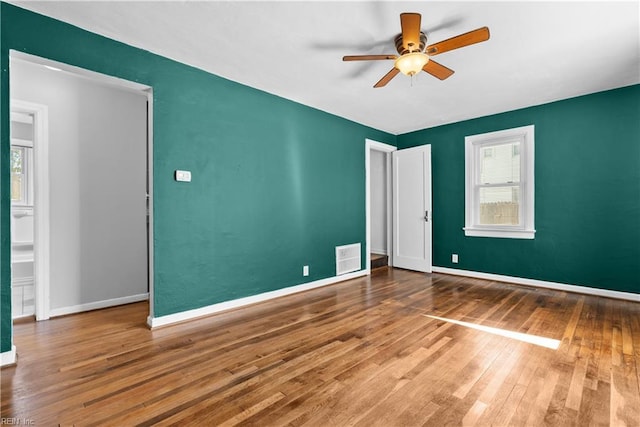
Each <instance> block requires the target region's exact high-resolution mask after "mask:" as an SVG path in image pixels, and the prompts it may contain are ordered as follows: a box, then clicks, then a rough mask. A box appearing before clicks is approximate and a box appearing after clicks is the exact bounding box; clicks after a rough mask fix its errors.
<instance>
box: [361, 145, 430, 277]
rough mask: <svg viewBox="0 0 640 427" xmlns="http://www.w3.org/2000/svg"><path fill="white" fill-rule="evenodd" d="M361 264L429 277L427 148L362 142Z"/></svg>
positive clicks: (428, 159) (427, 146) (428, 149)
mask: <svg viewBox="0 0 640 427" xmlns="http://www.w3.org/2000/svg"><path fill="white" fill-rule="evenodd" d="M365 170H366V197H365V199H366V245H365V246H366V257H367V259H366V262H367V271H368V272H370V271H371V270H372V269H373V268H375V264H373V263H372V259H375V257H378V256H379V255H382V256H385V257H388V265H389V266H395V267H397V268H405V269H409V270H414V271H421V272H426V273H430V272H431V268H432V265H431V264H432V226H431V211H432V209H431V146H430V145H422V146H418V147H413V148H408V149H404V150H398V149H397V148H396V147H394V146H391V145H387V144H383V143H380V142H377V141H372V140H369V139H367V140H366V142H365Z"/></svg>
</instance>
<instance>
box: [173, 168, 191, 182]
mask: <svg viewBox="0 0 640 427" xmlns="http://www.w3.org/2000/svg"><path fill="white" fill-rule="evenodd" d="M176 181H182V182H191V171H181V170H177V171H176Z"/></svg>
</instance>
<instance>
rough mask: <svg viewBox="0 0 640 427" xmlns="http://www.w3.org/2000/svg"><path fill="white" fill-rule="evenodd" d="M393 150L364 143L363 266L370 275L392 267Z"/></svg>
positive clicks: (380, 145) (375, 142)
mask: <svg viewBox="0 0 640 427" xmlns="http://www.w3.org/2000/svg"><path fill="white" fill-rule="evenodd" d="M394 151H396V147H394V146H392V145H388V144H384V143H381V142H378V141H373V140H371V139H367V140H366V141H365V170H366V211H367V213H366V229H367V232H366V233H367V235H366V239H367V242H366V245H365V246H366V263H367V264H366V265H367V270H368V271H370V270H372V269H374V268H377V267H382V266H384V265H389V266H393V251H392V245H393V239H392V232H391V231H392V211H391V202H392V197H391V153H392V152H394Z"/></svg>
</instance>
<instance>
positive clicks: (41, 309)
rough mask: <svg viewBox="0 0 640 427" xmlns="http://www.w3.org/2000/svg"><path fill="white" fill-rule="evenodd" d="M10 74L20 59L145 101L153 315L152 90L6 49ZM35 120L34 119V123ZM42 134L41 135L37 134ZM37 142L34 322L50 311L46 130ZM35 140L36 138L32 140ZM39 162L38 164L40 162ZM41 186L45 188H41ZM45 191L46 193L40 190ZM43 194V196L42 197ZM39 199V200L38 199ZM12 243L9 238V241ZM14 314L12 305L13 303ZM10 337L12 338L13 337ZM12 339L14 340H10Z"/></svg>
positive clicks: (148, 235) (15, 104) (148, 237)
mask: <svg viewBox="0 0 640 427" xmlns="http://www.w3.org/2000/svg"><path fill="white" fill-rule="evenodd" d="M9 58H10V61H9V73H11V61H12V60H19V61H24V62H30V63H32V64H38V65H43V66H46V67H50V68H53V69H56V70H58V71H62V72H66V73H70V74H73V75H75V76H77V77H81V78H85V79H88V80H92V81H94V82H97V83H101V84H105V85H109V86H114V87H117V88H119V89H124V90H128V91H131V92H134V93H138V94H140V93H142V94H144V96H146V98H147V141H146V150H147V156H146V157H147V158H146V163H147V164H146V166H147V202H146V203H147V206H148V210H147V217H148V226H147V247H148V255H147V270H148V271H147V281H148V287H149V298H148V299H149V317H152V316H153V289H154V286H153V284H154V277H153V258H154V253H153V216H154V215H153V88H152V87H151V86H148V85H144V84H141V83H137V82H133V81H129V80H125V79H121V78H119V77H114V76H110V75H107V74H102V73H98V72H96V71H91V70H87V69H84V68H80V67H76V66H73V65H69V64H65V63H62V62H57V61H53V60H50V59H47V58H42V57H39V56H35V55H31V54H27V53H24V52H19V51H16V50H13V49H10V50H9ZM26 104H29V103H24V102H20V101H16V100H11V108H10V110H11V109H12V108H13V107H14V106H17V105H26ZM30 106H31V107H34V106H37V104H30ZM46 112H47V109H46V106H45V110H44V113H43V112H42V111H41V110H38V111H37V113H38V114H39V115H40V114H42V116H41V117H46V116H45V115H44V114H46ZM35 119H36V117H34V122H35ZM47 126H48V125H47ZM41 131H42V132H43V134H42V135H40V132H41ZM37 132H38V138H42V139H38V141H44V142H43V143H41V144H37V145H41V147H39V148H38V147H37V146H36V144H35V141H34V150H33V153H34V164H35V169H34V172H38V171H39V174H38V175H39V176H36V177H34V181H35V187H34V193H35V194H34V196H35V197H34V278H35V283H34V286H35V297H36V320H46V319H49V314H50V311H51V306H50V290H49V289H50V280H49V277H50V271H49V266H50V263H49V260H50V245H49V236H50V234H49V233H50V224H49V218H50V211H49V184H48V178H49V171H48V169H49V168H48V166H49V152H48V146H49V141H48V127H45V128H42V129H40V130H37ZM34 140H35V138H34ZM39 161H40V162H39ZM43 165H44V166H45V167H46V169H44V170H42V169H41V166H43ZM40 185H44V186H45V187H40ZM42 188H45V190H46V191H43V190H42ZM45 193H46V194H45ZM41 199H42V200H41ZM36 204H40V205H39V206H40V207H39V208H36V207H35V206H36ZM11 240H12V239H11ZM12 311H13V304H12ZM12 338H13V337H12ZM12 340H13V339H12Z"/></svg>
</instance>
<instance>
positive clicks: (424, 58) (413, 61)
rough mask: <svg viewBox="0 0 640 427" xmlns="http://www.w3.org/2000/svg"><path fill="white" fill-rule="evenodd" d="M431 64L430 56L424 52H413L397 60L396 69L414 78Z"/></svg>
mask: <svg viewBox="0 0 640 427" xmlns="http://www.w3.org/2000/svg"><path fill="white" fill-rule="evenodd" d="M427 62H429V55H427V54H426V53H422V52H411V53H405V54H404V55H401V56H400V57H399V58H398V59H396V62H395V67H396V68H397V69H398V70H400V72H401V73H402V74H405V75H407V76H413V75H414V74H417V73H419V72H420V71H422V67H424V66H425V65H427Z"/></svg>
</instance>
